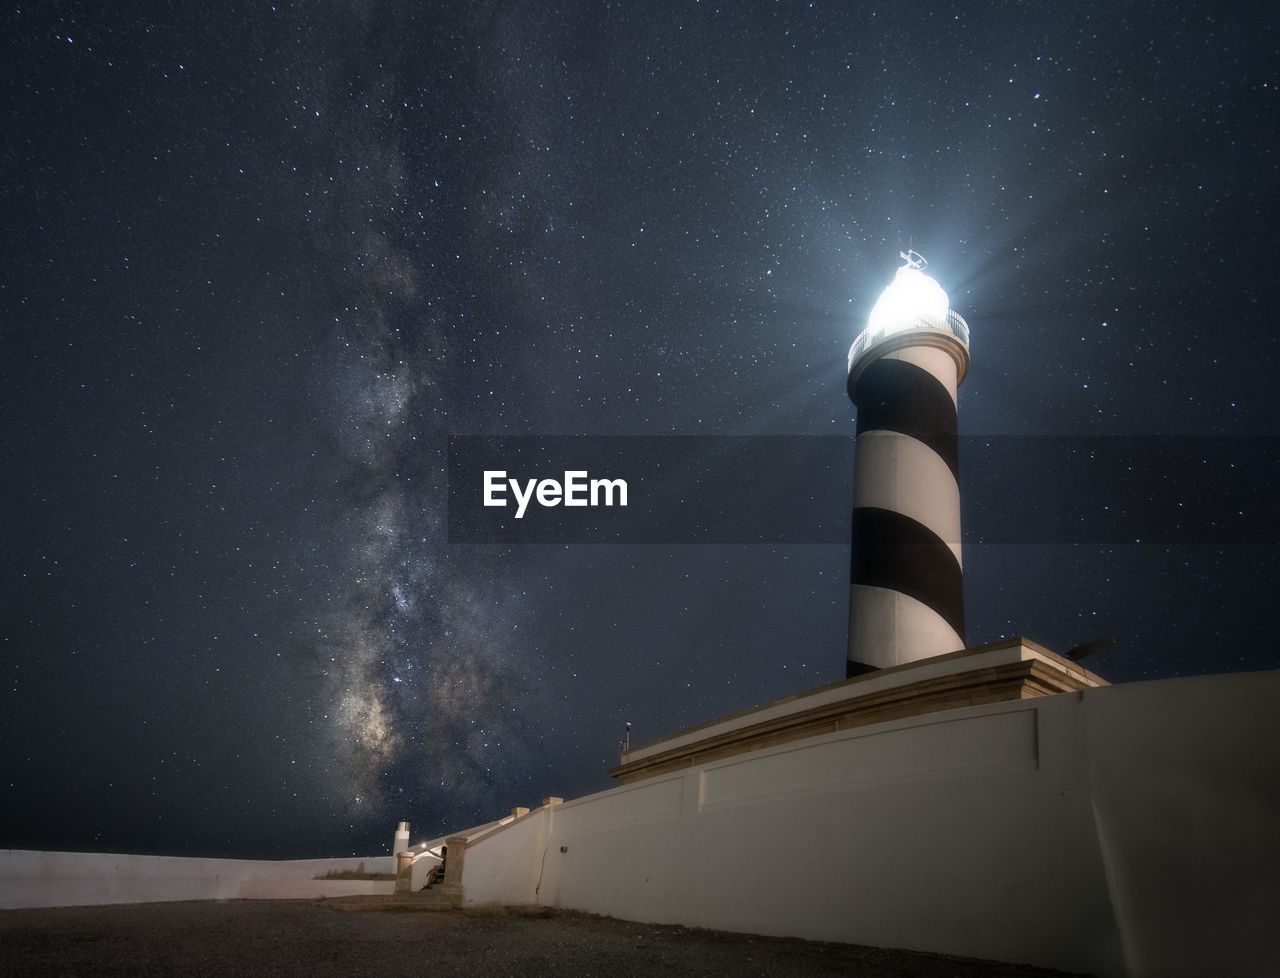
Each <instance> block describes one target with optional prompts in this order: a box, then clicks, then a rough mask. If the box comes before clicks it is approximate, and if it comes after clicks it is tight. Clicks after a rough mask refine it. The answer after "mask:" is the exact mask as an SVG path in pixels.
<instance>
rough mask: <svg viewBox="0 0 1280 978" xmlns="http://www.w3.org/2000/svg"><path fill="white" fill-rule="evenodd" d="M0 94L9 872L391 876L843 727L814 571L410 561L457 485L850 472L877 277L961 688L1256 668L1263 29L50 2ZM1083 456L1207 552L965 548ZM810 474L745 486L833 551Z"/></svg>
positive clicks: (1040, 537) (502, 557)
mask: <svg viewBox="0 0 1280 978" xmlns="http://www.w3.org/2000/svg"><path fill="white" fill-rule="evenodd" d="M206 8H207V9H206ZM0 42H2V46H0V78H2V79H3V80H2V82H0V93H2V95H3V111H4V115H3V128H2V133H3V142H2V143H0V164H2V166H3V171H2V174H0V176H2V179H0V194H2V195H3V212H2V213H3V221H0V234H3V239H2V241H0V399H2V401H0V404H2V405H3V412H4V419H5V423H4V425H3V426H0V445H2V446H3V465H2V467H0V471H2V473H3V474H2V475H0V478H2V479H3V484H2V492H0V501H2V503H3V507H2V514H0V515H2V519H0V534H2V537H0V543H2V546H3V563H2V564H0V601H2V602H3V603H2V605H0V666H2V667H3V686H0V693H2V695H3V705H0V789H2V790H3V803H2V804H0V811H2V812H3V814H2V815H0V829H2V831H0V845H4V846H8V847H12V848H40V849H73V850H94V851H106V850H118V851H134V852H159V853H173V854H178V853H200V854H216V855H226V856H272V857H292V856H312V855H315V856H319V855H341V854H346V853H353V852H354V853H358V854H370V853H376V852H384V851H387V849H388V847H389V845H390V842H391V835H392V831H393V829H394V824H395V822H396V821H397V820H399V819H408V820H409V821H411V822H412V823H413V836H414V839H415V840H417V839H421V838H426V837H429V836H432V835H436V834H441V833H444V832H446V831H449V830H455V829H459V828H462V827H465V826H468V825H472V824H475V823H478V822H483V821H487V820H489V819H492V818H496V817H499V816H501V815H503V814H505V813H506V812H507V811H508V810H509V809H510V808H511V807H512V806H515V805H531V804H536V803H537V802H538V800H539V799H540V798H542V797H544V796H547V795H561V796H564V797H575V796H579V795H582V794H585V793H589V792H592V791H596V790H601V789H603V788H607V787H608V786H609V785H610V784H611V783H612V782H611V781H610V779H609V778H608V777H607V775H606V774H605V773H604V772H605V769H606V768H607V767H608V766H610V765H611V764H613V763H616V760H617V749H618V743H619V741H620V739H621V737H622V731H623V724H624V722H625V721H631V722H632V723H633V724H634V730H633V743H638V742H642V741H645V740H649V739H652V738H654V737H658V736H661V735H664V734H667V733H671V732H673V731H675V730H678V729H680V728H682V727H685V726H690V725H693V724H696V723H701V722H704V721H706V720H710V719H713V718H715V717H717V716H720V715H722V714H725V713H728V712H731V711H735V710H739V709H743V708H746V707H749V706H752V705H754V704H757V703H761V702H765V701H768V700H771V699H776V698H778V697H782V696H786V695H789V694H791V693H794V692H797V691H800V690H803V689H809V688H812V687H815V686H818V685H822V684H825V683H828V682H833V681H836V680H839V679H842V678H843V676H844V662H845V654H846V653H845V641H846V629H847V606H848V587H849V579H848V578H849V554H848V547H847V545H844V544H839V543H817V544H808V545H800V544H778V543H757V544H732V543H728V544H725V543H721V544H706V543H703V544H695V543H683V542H679V541H677V542H674V543H673V542H670V541H667V542H663V543H626V544H618V543H608V542H607V537H602V539H601V541H600V542H598V543H593V542H575V543H560V544H537V545H535V544H507V545H504V544H501V543H483V544H480V543H458V542H454V543H452V544H451V543H450V540H449V535H448V519H447V513H448V509H447V503H448V499H449V492H450V486H449V484H448V467H447V465H446V458H447V445H448V440H449V438H450V437H451V436H458V435H488V436H493V435H503V436H515V435H519V436H530V437H534V438H537V437H539V436H552V435H597V436H612V435H649V436H686V435H725V436H759V435H785V436H796V437H801V436H814V435H827V436H841V437H843V438H849V437H851V436H852V434H853V431H854V408H853V406H852V404H851V403H850V402H849V399H848V396H847V394H846V392H845V356H846V353H847V351H848V348H849V344H850V342H851V341H852V339H853V337H854V336H855V335H856V334H857V333H858V332H859V331H860V330H861V329H862V327H863V325H864V324H865V320H866V315H867V313H868V312H869V311H870V308H871V306H872V305H873V303H874V302H875V299H876V297H877V296H878V294H879V292H880V290H881V289H882V288H884V286H885V285H887V284H888V282H889V280H890V279H891V277H892V275H893V272H894V270H895V269H896V268H897V267H898V265H899V264H900V261H899V259H898V253H899V251H900V250H904V249H906V248H908V247H913V248H915V249H916V250H917V251H919V252H921V253H923V254H924V255H925V257H926V258H928V260H929V273H930V274H931V275H933V276H934V277H935V278H936V279H937V280H938V281H939V283H941V284H942V286H943V287H944V288H945V289H947V291H948V292H949V294H950V296H951V304H952V307H953V308H954V309H956V310H957V311H958V312H960V313H961V314H962V315H963V316H964V317H965V319H966V320H967V321H968V323H969V325H970V328H971V330H972V337H973V339H972V355H973V367H972V370H971V372H970V374H969V377H968V379H967V380H966V381H965V383H964V386H963V387H962V388H961V391H960V429H961V434H962V445H961V453H962V454H961V465H962V471H963V474H964V483H963V485H964V488H963V492H964V506H965V510H964V512H965V521H966V524H967V525H968V526H970V527H973V528H975V529H973V531H972V534H971V536H970V537H969V538H967V539H966V550H965V572H966V578H965V580H966V616H967V621H968V640H969V643H970V644H971V645H977V644H981V643H985V642H991V641H996V640H998V639H1000V638H1001V637H1004V636H1010V635H1019V634H1020V635H1026V636H1028V637H1030V638H1032V639H1034V640H1036V641H1039V642H1041V643H1043V644H1045V645H1047V646H1049V647H1050V648H1052V649H1055V650H1056V651H1061V652H1065V651H1066V650H1068V649H1070V648H1072V647H1073V646H1076V645H1079V644H1081V643H1084V642H1088V641H1090V640H1092V639H1095V638H1098V637H1100V636H1104V635H1112V636H1115V637H1116V638H1117V642H1116V644H1115V645H1113V646H1111V647H1110V648H1109V649H1107V650H1106V651H1104V652H1101V653H1098V654H1097V655H1095V656H1093V657H1091V658H1089V659H1088V660H1086V663H1085V664H1087V665H1089V666H1090V667H1091V668H1092V669H1094V670H1095V671H1096V672H1098V673H1099V674H1101V675H1102V676H1104V677H1105V678H1107V679H1110V680H1111V681H1113V682H1121V681H1133V680H1143V679H1156V678H1164V677H1171V676H1178V675H1188V674H1194V673H1202V672H1221V671H1236V670H1245V669H1273V668H1276V667H1277V666H1280V650H1278V649H1277V645H1276V640H1275V631H1276V630H1275V627H1274V624H1273V617H1274V615H1275V614H1276V609H1275V600H1276V584H1275V582H1276V581H1277V579H1280V546H1278V545H1277V544H1278V543H1280V537H1278V536H1277V534H1276V533H1275V532H1274V522H1268V520H1269V519H1270V520H1273V519H1274V517H1272V516H1271V515H1270V514H1271V511H1272V508H1273V506H1274V502H1273V492H1274V489H1273V481H1272V480H1273V479H1274V477H1275V475H1276V470H1275V446H1276V444H1278V443H1277V442H1276V441H1275V440H1274V439H1275V436H1277V435H1280V424H1277V422H1278V420H1280V384H1277V364H1280V331H1278V330H1277V325H1276V322H1275V318H1276V317H1275V310H1276V309H1277V308H1280V294H1278V293H1280V289H1278V288H1277V280H1278V276H1277V273H1276V270H1275V256H1276V253H1277V227H1280V221H1278V220H1277V218H1278V217H1280V213H1278V208H1277V202H1278V199H1280V193H1278V191H1277V186H1280V172H1278V171H1280V154H1278V147H1280V143H1278V141H1277V137H1276V132H1277V131H1280V111H1278V108H1280V100H1278V94H1280V93H1278V91H1277V87H1278V85H1280V78H1278V76H1277V70H1276V69H1277V64H1280V39H1278V37H1277V31H1276V17H1275V13H1274V10H1273V9H1272V6H1271V5H1270V4H1263V3H1258V4H1248V3H1243V4H1239V3H1237V4H1230V5H1228V4H1222V3H1219V2H1216V0H1214V2H1203V3H1178V2H1161V3H1118V2H1115V0H1107V2H1105V3H1094V2H1081V3H1053V4H1050V3H1043V4H1032V3H1006V4H986V3H954V4H944V3H937V4H904V3H895V4H872V3H861V2H849V3H840V2H836V0H815V2H813V3H809V2H800V3H787V2H780V3H774V2H765V0H756V2H750V3H747V2H742V3H734V2H728V0H726V2H724V3H721V4H719V5H717V4H716V3H714V2H705V0H704V2H693V0H687V2H639V0H631V2H599V0H565V2H562V3H557V4H549V3H534V2H530V3H518V4H517V3H489V2H479V0H475V2H467V3H461V2H459V3H449V4H444V3H436V4H432V3H410V2H407V0H405V2H401V3H379V2H377V0H368V2H352V3H336V2H335V3H309V4H290V3H288V2H284V0H281V2H277V3H275V4H274V5H273V4H270V3H265V2H262V3H257V2H253V3H248V2H246V3H236V4H223V3H214V4H194V3H170V4H166V3H157V2H149V3H141V2H140V3H126V4H103V3H98V2H93V3H89V2H73V0H62V2H53V3H38V4H11V5H8V7H7V10H6V12H5V13H4V18H3V28H2V30H0ZM1117 435H1121V436H1127V437H1128V438H1129V441H1128V442H1127V444H1130V445H1131V446H1132V445H1137V446H1139V447H1138V449H1137V452H1138V456H1139V462H1138V464H1139V466H1140V467H1143V466H1145V468H1144V471H1145V473H1146V475H1147V476H1150V478H1149V479H1146V480H1145V482H1144V483H1143V485H1142V486H1139V487H1138V488H1135V487H1134V486H1133V485H1128V487H1127V488H1126V487H1116V488H1115V490H1114V491H1115V493H1116V496H1115V498H1114V499H1111V498H1110V497H1107V498H1108V499H1109V500H1110V501H1109V502H1106V503H1105V504H1104V507H1105V506H1110V505H1114V506H1115V510H1111V509H1107V510H1106V512H1108V513H1114V512H1120V513H1122V514H1129V515H1130V516H1133V515H1134V514H1140V512H1141V511H1142V509H1143V507H1144V505H1146V504H1147V503H1150V504H1151V505H1152V506H1157V508H1158V510H1159V511H1160V512H1164V509H1159V507H1165V508H1167V507H1168V506H1170V505H1173V506H1175V507H1176V506H1178V505H1179V504H1180V503H1182V504H1185V508H1186V509H1187V510H1188V511H1190V510H1193V509H1195V508H1196V506H1197V505H1199V503H1198V500H1200V501H1203V499H1204V497H1205V496H1206V494H1207V495H1209V496H1212V497H1214V498H1215V501H1216V502H1219V503H1221V502H1223V501H1224V500H1225V503H1226V508H1227V510H1229V511H1230V512H1232V513H1234V514H1235V517H1234V518H1236V519H1238V520H1239V523H1238V524H1234V525H1233V526H1231V527H1226V528H1224V527H1223V526H1222V525H1221V524H1220V523H1218V522H1216V521H1212V520H1211V521H1208V522H1205V521H1197V520H1196V518H1195V517H1194V514H1190V515H1188V518H1187V521H1186V522H1185V524H1184V523H1183V522H1180V521H1175V523H1173V524H1161V525H1160V526H1158V527H1157V528H1156V529H1157V530H1158V531H1159V532H1156V533H1155V534H1154V536H1153V535H1152V533H1151V527H1149V526H1148V527H1142V528H1136V529H1135V528H1133V527H1130V526H1128V525H1126V524H1125V523H1124V520H1123V519H1122V520H1121V521H1120V523H1119V524H1112V523H1106V522H1105V521H1104V522H1102V523H1099V524H1098V525H1096V526H1095V525H1094V524H1092V523H1091V522H1090V520H1091V517H1090V516H1089V514H1088V513H1087V512H1086V513H1085V515H1084V516H1082V517H1081V518H1080V519H1074V518H1073V520H1072V521H1070V522H1071V526H1070V527H1068V528H1067V529H1065V530H1064V529H1061V528H1058V529H1054V530H1052V531H1051V532H1048V533H1042V534H1035V533H1029V534H1027V535H1026V536H1025V537H1023V536H1020V535H1019V532H1003V533H1002V532H1000V527H1001V522H1000V516H1001V513H1002V512H1003V511H1006V510H1007V511H1009V512H1010V513H1013V512H1014V511H1017V512H1018V513H1019V514H1021V516H1020V518H1022V519H1023V520H1024V523H1023V524H1019V525H1028V526H1035V525H1037V522H1038V520H1039V519H1040V518H1041V517H1043V518H1044V519H1045V520H1049V518H1050V517H1051V516H1052V515H1053V514H1055V513H1061V512H1067V511H1071V510H1070V507H1071V506H1072V505H1074V504H1075V503H1076V502H1077V501H1078V500H1079V499H1080V498H1081V495H1082V493H1086V494H1087V493H1094V494H1097V493H1098V492H1099V491H1100V490H1102V494H1103V496H1106V494H1107V493H1108V492H1111V491H1112V490H1111V483H1110V482H1109V481H1107V480H1104V482H1105V484H1103V485H1101V486H1100V485H1099V483H1098V482H1097V481H1092V482H1091V481H1090V478H1091V476H1090V475H1089V473H1088V472H1087V466H1086V467H1085V469H1076V468H1075V467H1074V463H1070V464H1067V465H1065V466H1064V467H1062V468H1061V469H1060V470H1059V469H1054V466H1053V465H1052V464H1049V463H1046V462H1045V459H1044V455H1045V446H1046V445H1047V446H1053V445H1061V446H1063V451H1064V452H1065V453H1066V454H1067V455H1069V456H1073V457H1077V458H1079V459H1080V460H1082V464H1083V460H1084V459H1086V458H1087V457H1088V456H1089V452H1090V451H1091V445H1095V444H1096V445H1107V444H1112V442H1110V441H1108V439H1110V438H1111V437H1112V436H1117ZM1014 436H1018V437H1014ZM1046 436H1066V437H1064V438H1059V439H1057V440H1055V439H1048V438H1047V437H1046ZM1153 436H1161V437H1159V438H1156V437H1153ZM823 444H824V445H831V446H835V450H836V452H837V454H838V453H839V452H840V450H841V446H842V445H843V444H844V443H843V442H841V441H840V439H839V438H832V439H828V440H825V441H824V442H823ZM1147 444H1151V445H1155V446H1158V447H1159V451H1154V450H1153V457H1155V456H1159V457H1160V458H1164V457H1165V456H1166V455H1167V453H1168V450H1169V447H1170V446H1171V445H1172V446H1174V450H1175V451H1180V452H1182V455H1183V458H1182V460H1181V462H1178V463H1175V464H1174V467H1175V468H1179V469H1180V471H1179V472H1177V473H1176V478H1174V479H1173V480H1172V481H1173V483H1174V484H1175V488H1174V489H1173V490H1170V491H1168V492H1166V493H1165V496H1164V498H1161V499H1159V500H1156V499H1154V498H1153V496H1152V494H1159V493H1160V492H1162V491H1165V489H1164V488H1162V483H1164V484H1165V488H1167V484H1168V483H1169V480H1168V479H1166V478H1164V475H1163V474H1162V471H1161V470H1160V469H1159V468H1158V467H1155V468H1153V466H1154V465H1155V463H1152V464H1150V465H1147V464H1146V463H1145V462H1144V461H1143V459H1142V458H1141V456H1142V454H1143V451H1144V449H1143V448H1142V446H1144V445H1147ZM1019 446H1025V447H1026V451H1027V452H1028V454H1027V455H1026V456H1025V459H1026V460H1023V459H1024V457H1023V456H1022V455H1021V454H1020V451H1021V449H1020V448H1019ZM1178 446H1185V447H1184V448H1178ZM1210 448H1212V451H1209V449H1210ZM1206 452H1208V454H1209V455H1212V458H1208V457H1204V456H1205V455H1206ZM987 453H990V454H989V456H988V454H987ZM1037 453H1038V456H1039V461H1032V460H1034V459H1036V458H1037ZM1049 454H1050V455H1051V456H1053V457H1056V455H1055V454H1054V453H1053V452H1051V453H1049ZM1051 461H1052V458H1050V459H1049V462H1051ZM837 462H838V459H833V464H832V466H831V467H830V474H829V476H828V477H827V478H822V479H817V480H815V479H814V478H812V477H810V476H806V477H805V478H804V479H803V480H800V479H798V478H794V477H793V478H790V481H788V479H789V476H788V471H789V470H788V469H787V468H786V467H785V466H779V470H778V471H761V473H760V479H761V483H762V484H763V483H768V485H769V492H770V493H773V494H776V493H777V492H779V490H780V489H781V491H782V496H783V498H786V495H787V493H788V492H790V493H793V494H798V495H802V496H810V495H813V496H817V497H821V498H831V499H834V500H836V501H837V503H838V505H839V506H840V507H843V508H845V509H846V510H847V507H848V506H849V505H850V504H851V494H852V486H851V484H850V482H849V475H848V473H849V465H848V463H847V461H846V462H845V463H844V464H843V466H842V465H840V464H836V463H837ZM1042 463H1044V464H1043V467H1042ZM1159 464H1160V465H1166V464H1169V463H1167V461H1162V462H1160V463H1159ZM766 467H767V466H766ZM1073 472H1083V473H1084V474H1082V475H1080V476H1079V478H1078V479H1074V478H1073V477H1072V473H1073ZM1064 473H1065V474H1064ZM1188 473H1191V474H1192V475H1195V476H1196V477H1197V478H1199V479H1200V480H1201V481H1200V483H1198V486H1199V488H1198V489H1197V490H1196V491H1195V492H1191V493H1189V494H1188V495H1187V496H1186V497H1185V499H1184V498H1183V497H1182V496H1181V495H1179V494H1180V493H1181V492H1182V488H1181V487H1182V486H1183V485H1184V481H1185V478H1186V477H1187V476H1188ZM528 474H530V475H532V474H535V473H528ZM1219 478H1221V479H1222V481H1221V482H1219ZM1219 485H1221V486H1222V487H1223V488H1222V489H1221V490H1219V489H1217V488H1216V487H1218V486H1219ZM453 488H454V491H455V492H456V491H470V490H467V489H466V488H465V487H464V488H463V489H458V487H453ZM475 491H476V492H479V487H478V486H477V487H475ZM737 491H738V492H740V494H741V496H740V500H741V503H742V505H744V506H746V505H747V504H748V502H749V501H750V500H751V498H752V496H753V493H755V492H756V491H757V485H756V483H755V482H754V481H752V480H744V481H743V482H742V484H741V485H740V486H738V487H737ZM1170 492H1171V493H1172V494H1171V495H1170ZM1126 493H1127V495H1126ZM1149 497H1152V498H1149ZM771 498H774V497H773V496H771ZM1088 498H1090V499H1092V498H1093V496H1089V497H1088ZM738 501H739V497H738V496H736V495H734V494H729V496H728V497H727V498H726V499H725V501H724V506H725V507H727V511H728V512H729V513H730V514H732V512H733V507H734V506H735V505H737V504H738ZM1093 515H1094V516H1098V517H1099V519H1102V517H1101V511H1099V512H1095V513H1094V514H1093ZM845 518H846V519H847V514H846V517H845ZM1135 526H1136V524H1135ZM659 529H660V528H659ZM837 537H839V534H837ZM992 541H994V542H992ZM1139 541H1141V542H1139Z"/></svg>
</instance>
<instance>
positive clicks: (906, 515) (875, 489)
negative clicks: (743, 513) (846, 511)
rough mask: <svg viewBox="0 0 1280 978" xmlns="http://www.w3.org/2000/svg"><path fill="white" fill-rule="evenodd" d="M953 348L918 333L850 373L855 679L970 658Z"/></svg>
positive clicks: (872, 353) (867, 357)
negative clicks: (965, 651) (936, 659)
mask: <svg viewBox="0 0 1280 978" xmlns="http://www.w3.org/2000/svg"><path fill="white" fill-rule="evenodd" d="M952 344H956V345H958V341H956V340H952V339H951V338H950V337H940V336H938V335H937V334H936V333H932V332H924V331H921V332H919V333H914V335H912V336H910V337H906V336H902V337H896V338H895V341H894V342H889V343H884V344H883V346H881V348H880V349H874V348H872V349H867V350H865V351H864V352H863V353H862V355H861V356H860V357H858V358H857V360H856V361H855V362H854V363H852V364H851V365H850V374H849V395H850V397H852V398H853V401H854V403H855V404H856V405H857V406H858V435H857V442H856V448H855V456H854V509H853V558H852V572H853V573H852V579H851V580H852V584H851V593H850V608H849V657H848V665H847V670H846V675H848V676H856V675H859V674H861V673H864V672H869V671H871V670H873V669H882V668H886V667H888V666H894V665H899V664H901V663H904V662H911V661H914V660H916V659H922V658H927V657H929V656H933V655H941V654H943V653H945V652H952V651H956V650H958V649H962V648H964V644H965V643H964V588H963V578H962V573H961V556H960V486H959V451H958V439H957V419H956V389H957V387H958V386H959V382H960V380H961V374H960V372H959V371H960V361H958V360H957V358H956V354H955V353H954V352H953V351H952V350H951V349H949V348H948V347H949V346H950V345H952ZM964 357H965V359H964V361H963V364H964V366H967V350H965V351H964Z"/></svg>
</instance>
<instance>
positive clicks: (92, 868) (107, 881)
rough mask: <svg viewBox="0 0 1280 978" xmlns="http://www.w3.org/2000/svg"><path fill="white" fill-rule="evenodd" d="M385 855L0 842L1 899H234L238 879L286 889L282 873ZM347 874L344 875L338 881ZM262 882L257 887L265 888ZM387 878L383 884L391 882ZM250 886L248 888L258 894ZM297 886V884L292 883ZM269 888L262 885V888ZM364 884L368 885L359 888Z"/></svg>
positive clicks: (12, 902) (294, 877)
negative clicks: (215, 855) (212, 855)
mask: <svg viewBox="0 0 1280 978" xmlns="http://www.w3.org/2000/svg"><path fill="white" fill-rule="evenodd" d="M387 863H388V859H387V857H371V858H367V859H358V858H351V857H349V858H345V859H293V860H248V859H199V858H190V857H180V856H135V855H128V854H113V853H92V852H90V853H85V852H34V851H31V850H24V849H4V850H0V907H4V908H12V907H67V906H78V905H86V904H100V903H149V902H153V901H154V902H158V901H166V900H230V899H235V898H237V897H239V896H241V883H242V882H243V881H248V880H261V881H271V882H272V883H273V884H274V886H273V888H272V891H273V892H281V893H282V892H283V890H281V886H282V884H283V883H284V882H285V881H298V880H312V879H314V877H316V876H318V875H321V874H324V873H327V872H329V871H331V870H342V869H352V870H355V869H359V868H360V867H361V866H363V867H364V869H365V870H366V871H367V872H387V871H389V869H390V867H389V866H388V865H387ZM336 882H342V881H336ZM263 885H265V884H261V885H259V886H258V888H257V889H258V890H262V886H263ZM389 886H390V884H384V887H387V888H389ZM249 889H250V890H251V891H252V892H249V893H246V894H245V895H252V896H257V895H261V894H260V893H258V892H257V891H255V890H254V888H253V887H250V888H249ZM295 889H296V888H295ZM305 889H306V892H305V893H303V892H301V891H299V892H296V893H294V894H293V895H294V896H307V897H310V898H313V899H314V898H317V897H319V896H321V895H326V896H330V895H332V896H337V895H340V893H345V892H347V890H344V889H343V888H342V887H341V886H337V887H334V889H333V892H332V893H328V892H325V893H323V894H321V893H319V892H314V893H313V892H312V890H314V889H315V887H310V888H305ZM264 892H265V891H264ZM360 892H365V891H363V890H361V891H360Z"/></svg>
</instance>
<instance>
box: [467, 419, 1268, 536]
mask: <svg viewBox="0 0 1280 978" xmlns="http://www.w3.org/2000/svg"><path fill="white" fill-rule="evenodd" d="M853 464H854V439H853V438H852V437H843V436H760V437H754V436H753V437H733V436H714V437H710V436H709V437H703V436H689V437H681V436H634V437H572V436H547V437H540V436H519V437H487V436H454V437H452V438H450V440H449V457H448V465H449V472H448V475H449V541H450V542H451V543H505V544H514V543H660V544H677V543H764V544H782V543H843V544H847V543H848V542H849V538H850V527H851V523H852V520H851V508H852V499H853ZM622 484H625V488H624V487H623V485H622ZM1277 485H1280V438H1277V437H1231V438H1224V437H1209V436H1204V437H1201V436H1141V437H1120V436H1114V437H1107V436H1104V437H1075V436H1047V437H1041V436H999V437H988V438H982V437H962V438H961V439H960V499H961V521H962V526H963V528H964V529H963V542H964V543H1091V544H1132V543H1152V544H1166V545H1174V544H1216V545H1227V544H1275V543H1278V542H1280V507H1277V505H1276V503H1275V501H1274V499H1273V496H1274V493H1275V487H1276V486H1277ZM624 498H625V505H623V501H624ZM486 502H488V503H489V504H490V505H486Z"/></svg>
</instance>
